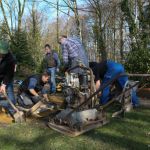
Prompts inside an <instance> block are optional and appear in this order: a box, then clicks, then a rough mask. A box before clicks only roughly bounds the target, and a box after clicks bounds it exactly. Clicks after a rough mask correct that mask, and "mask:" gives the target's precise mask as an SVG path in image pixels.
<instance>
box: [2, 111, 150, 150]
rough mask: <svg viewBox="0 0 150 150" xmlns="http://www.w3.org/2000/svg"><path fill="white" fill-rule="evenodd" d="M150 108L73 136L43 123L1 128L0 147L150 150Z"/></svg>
mask: <svg viewBox="0 0 150 150" xmlns="http://www.w3.org/2000/svg"><path fill="white" fill-rule="evenodd" d="M148 132H150V110H148V109H137V110H136V111H133V112H131V113H128V114H126V117H125V118H124V119H113V118H110V123H109V124H107V125H105V126H103V127H101V128H97V129H94V130H91V131H89V132H88V133H86V134H83V135H81V136H79V137H75V138H70V137H67V136H64V135H62V134H60V133H57V132H55V131H53V130H51V129H49V128H43V126H41V125H39V124H37V123H36V124H33V123H32V124H31V123H24V124H22V125H19V124H12V125H9V126H8V127H0V150H34V149H36V150H70V149H71V150H87V149H88V150H114V149H115V150H116V149H117V150H130V149H131V150H148V145H149V144H150V135H148Z"/></svg>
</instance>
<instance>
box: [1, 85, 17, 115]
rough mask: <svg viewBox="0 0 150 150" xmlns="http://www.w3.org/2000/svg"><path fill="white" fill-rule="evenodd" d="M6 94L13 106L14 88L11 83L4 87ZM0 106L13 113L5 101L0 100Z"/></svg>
mask: <svg viewBox="0 0 150 150" xmlns="http://www.w3.org/2000/svg"><path fill="white" fill-rule="evenodd" d="M6 92H7V96H8V98H9V99H10V100H11V101H12V103H13V104H14V105H15V104H16V99H15V95H14V87H13V82H10V83H9V84H7V86H6ZM0 105H1V106H2V107H4V108H5V109H7V110H8V111H9V112H10V113H12V114H13V113H14V112H15V110H14V109H13V108H12V107H11V106H10V104H9V102H8V101H7V100H3V99H0Z"/></svg>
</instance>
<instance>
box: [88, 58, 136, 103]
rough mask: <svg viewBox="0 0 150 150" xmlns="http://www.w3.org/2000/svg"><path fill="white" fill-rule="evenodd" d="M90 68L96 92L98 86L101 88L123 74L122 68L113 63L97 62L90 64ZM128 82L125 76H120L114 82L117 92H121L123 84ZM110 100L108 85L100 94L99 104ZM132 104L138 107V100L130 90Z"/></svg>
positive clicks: (106, 61) (107, 61) (108, 61)
mask: <svg viewBox="0 0 150 150" xmlns="http://www.w3.org/2000/svg"><path fill="white" fill-rule="evenodd" d="M89 65H90V68H91V69H92V71H93V74H94V76H95V83H96V89H97V90H98V89H99V88H100V86H103V85H104V84H106V83H107V82H108V81H110V80H112V79H113V78H114V77H116V76H117V75H119V74H121V73H125V69H124V67H123V66H122V65H121V64H119V63H116V62H114V61H110V60H105V61H101V62H100V63H97V62H90V64H89ZM127 81H128V77H127V76H121V77H119V78H118V79H117V80H116V81H115V85H116V87H117V88H118V90H120V91H121V90H123V88H124V86H125V83H126V82H127ZM110 98H111V95H110V85H108V86H107V87H105V88H104V89H103V91H102V93H101V96H100V103H101V104H102V105H103V104H106V103H107V102H108V101H109V100H110ZM132 104H133V106H137V105H138V98H137V96H136V92H135V91H134V90H132Z"/></svg>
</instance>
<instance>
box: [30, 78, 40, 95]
mask: <svg viewBox="0 0 150 150" xmlns="http://www.w3.org/2000/svg"><path fill="white" fill-rule="evenodd" d="M36 84H37V80H36V79H35V78H31V79H30V81H29V85H28V90H29V92H30V93H31V94H32V95H34V96H39V95H38V93H37V92H36V91H35V90H34V89H35V87H36Z"/></svg>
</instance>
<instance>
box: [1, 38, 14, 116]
mask: <svg viewBox="0 0 150 150" xmlns="http://www.w3.org/2000/svg"><path fill="white" fill-rule="evenodd" d="M8 49H9V46H8V43H7V42H6V41H5V40H1V41H0V93H1V94H2V95H3V96H4V95H7V96H8V98H9V99H10V100H11V101H12V102H13V103H14V104H15V103H16V100H15V97H14V91H13V84H12V83H13V77H14V69H15V59H14V57H13V55H12V54H11V53H10V52H9V51H8ZM0 105H1V106H2V107H4V108H5V109H6V110H7V111H8V112H9V113H10V114H11V115H13V114H14V113H15V110H13V108H12V107H11V106H10V104H9V103H8V101H6V100H3V99H2V97H1V100H0Z"/></svg>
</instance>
